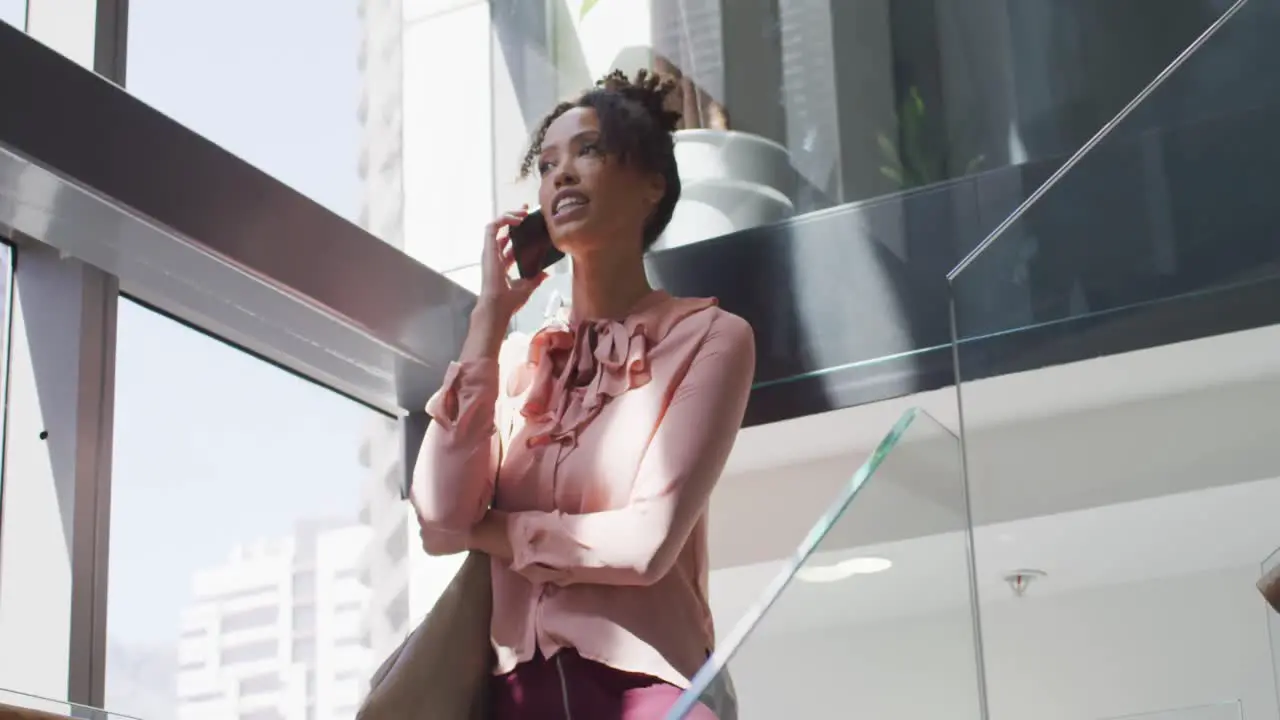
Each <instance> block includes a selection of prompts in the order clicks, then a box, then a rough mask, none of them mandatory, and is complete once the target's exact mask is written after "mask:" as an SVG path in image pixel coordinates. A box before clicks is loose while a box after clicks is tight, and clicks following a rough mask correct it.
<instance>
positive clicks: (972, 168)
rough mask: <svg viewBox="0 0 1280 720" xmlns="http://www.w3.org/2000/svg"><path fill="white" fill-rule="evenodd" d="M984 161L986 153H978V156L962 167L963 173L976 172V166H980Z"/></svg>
mask: <svg viewBox="0 0 1280 720" xmlns="http://www.w3.org/2000/svg"><path fill="white" fill-rule="evenodd" d="M986 161H987V156H986V155H979V156H978V157H976V158H974V159H972V160H970V161H969V164H968V165H966V166H965V168H964V170H965V173H966V174H968V173H971V172H977V170H978V168H980V167H982V163H984V162H986Z"/></svg>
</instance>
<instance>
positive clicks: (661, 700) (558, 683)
mask: <svg viewBox="0 0 1280 720" xmlns="http://www.w3.org/2000/svg"><path fill="white" fill-rule="evenodd" d="M490 687H491V688H492V696H491V699H492V717H493V720H664V719H665V718H666V716H667V713H668V712H669V711H670V710H671V708H672V707H674V706H675V704H676V700H677V699H678V698H679V697H680V693H681V690H680V688H678V687H676V686H675V685H672V684H670V683H668V682H664V681H662V680H659V679H657V678H655V677H650V676H648V675H639V674H636V673H629V672H623V671H622V670H617V669H614V668H611V667H609V666H608V665H604V664H602V663H598V662H595V661H594V660H588V659H586V658H584V657H582V656H581V655H579V654H578V653H577V651H576V650H572V649H564V650H561V651H559V652H557V653H556V654H555V656H554V657H551V658H545V657H543V656H542V653H541V652H540V651H539V652H537V653H535V654H534V656H533V659H532V660H530V661H529V662H525V663H520V665H518V666H517V667H516V669H515V670H512V671H511V672H509V673H507V674H506V675H496V676H494V678H493V680H492V685H491V686H490ZM685 717H686V718H687V719H688V720H716V716H715V714H714V713H712V712H711V709H710V708H708V707H706V706H705V705H698V706H697V707H696V708H695V709H694V710H693V712H691V713H689V714H688V715H686V716H685Z"/></svg>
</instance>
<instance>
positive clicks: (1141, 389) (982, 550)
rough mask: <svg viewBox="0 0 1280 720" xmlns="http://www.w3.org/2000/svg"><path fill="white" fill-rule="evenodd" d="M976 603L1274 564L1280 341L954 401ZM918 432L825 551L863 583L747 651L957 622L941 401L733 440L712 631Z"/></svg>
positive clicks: (833, 593) (958, 560) (782, 608)
mask: <svg viewBox="0 0 1280 720" xmlns="http://www.w3.org/2000/svg"><path fill="white" fill-rule="evenodd" d="M963 399H964V412H965V417H966V421H967V428H968V453H969V458H968V459H969V465H970V476H971V477H970V486H971V489H972V501H973V513H974V517H975V520H976V523H977V525H979V529H978V531H977V533H976V536H975V537H976V539H975V547H976V550H977V553H978V571H979V583H980V592H981V593H982V596H983V599H984V602H986V601H987V599H988V598H998V597H1009V596H1010V592H1009V589H1008V587H1007V586H1006V585H1005V584H1004V581H1003V579H1002V578H1003V575H1004V574H1005V573H1006V572H1007V571H1009V570H1013V569H1016V568H1020V567H1032V568H1039V569H1043V570H1045V571H1047V572H1048V573H1049V576H1048V577H1047V578H1046V579H1045V580H1043V581H1040V582H1038V583H1037V584H1036V585H1034V586H1033V587H1032V590H1031V592H1033V593H1051V592H1052V593H1056V592H1065V591H1069V590H1072V589H1080V588H1084V587H1090V586H1097V585H1106V584H1113V583H1122V582H1130V581H1134V580H1141V579H1148V578H1155V577H1164V576H1169V575H1176V574H1180V573H1187V572H1195V571H1200V570H1208V569H1211V568H1217V567H1229V566H1241V565H1250V564H1257V563H1260V562H1261V561H1262V560H1263V558H1264V557H1266V556H1267V555H1268V554H1269V553H1270V552H1271V551H1273V550H1275V549H1276V547H1278V546H1280V522H1277V517H1276V516H1277V515H1280V480H1273V479H1271V478H1280V442H1277V441H1276V440H1277V438H1276V435H1277V434H1280V433H1277V430H1276V429H1275V428H1277V427H1280V425H1278V424H1277V416H1280V329H1277V328H1268V329H1264V330H1255V331H1249V332H1245V333H1237V334H1233V335H1228V336H1220V337H1217V338H1211V339H1207V340H1200V341H1195V342H1190V343H1182V344H1179V345H1174V346H1165V347H1162V348H1156V349H1152V350H1146V351H1142V352H1136V353H1128V354H1126V355H1122V356H1112V357H1106V358H1099V359H1095V360H1090V361H1087V362H1081V363H1074V364H1071V365H1065V366H1057V367H1053V368H1049V369H1046V370H1041V371H1036V372H1032V373H1022V374H1019V375H1013V376H1005V377H1000V378H995V379H992V380H986V381H980V382H977V383H971V384H968V385H966V386H965V391H964V394H963ZM912 406H919V407H922V408H924V409H926V410H927V411H928V412H929V413H930V415H931V416H932V417H936V418H937V419H938V421H939V422H937V423H935V422H934V421H933V420H932V419H931V417H930V416H929V415H922V416H920V417H917V419H916V421H915V422H914V423H913V424H912V426H911V427H910V428H909V429H908V431H907V432H906V434H905V435H904V438H903V440H902V442H900V444H899V446H898V447H897V448H896V449H895V450H896V451H895V452H891V453H890V454H889V455H888V457H887V459H886V460H885V461H884V463H883V465H882V466H881V467H880V469H879V471H878V472H877V473H876V474H875V475H874V476H873V477H872V478H871V480H870V481H869V482H867V484H866V485H865V486H864V488H863V490H862V491H861V493H860V494H859V496H858V498H857V499H856V500H855V502H853V503H852V504H851V505H850V509H849V510H848V511H847V513H846V515H845V516H844V517H843V518H842V519H841V521H839V522H838V523H837V524H836V526H835V528H834V529H833V531H832V533H830V534H829V536H828V540H827V541H826V542H824V545H823V546H822V547H821V548H820V550H821V551H823V555H824V557H823V558H822V561H823V562H830V561H832V559H839V558H842V557H847V556H849V555H851V554H852V555H872V556H877V557H887V558H889V559H891V560H893V561H894V567H893V568H892V569H891V570H889V571H887V572H884V573H881V574H878V575H867V576H855V577H854V578H852V579H850V580H847V581H843V582H839V583H833V584H828V585H805V584H800V583H797V584H793V585H792V586H791V588H789V590H788V592H787V595H786V596H784V599H783V600H782V601H781V602H780V604H779V606H778V607H777V613H776V614H774V615H773V616H772V619H771V620H769V621H767V622H766V628H765V631H766V632H768V631H770V630H792V629H799V628H800V627H802V626H803V627H809V626H825V625H827V624H830V623H837V622H839V623H848V622H865V621H868V620H871V619H879V618H884V617H888V616H894V615H902V614H914V613H920V612H928V611H931V610H942V609H944V608H956V609H960V608H963V607H966V606H967V603H968V585H967V576H966V565H965V562H966V550H965V539H964V535H963V532H962V530H963V528H964V526H965V508H964V494H963V487H964V486H963V482H962V476H961V455H960V451H959V443H958V442H957V440H956V439H955V438H954V436H952V435H951V433H950V431H949V430H948V429H947V428H952V429H954V428H957V423H956V418H957V416H958V414H957V412H956V394H955V392H954V390H947V391H940V392H934V393H926V394H921V395H916V396H914V397H911V398H903V399H899V400H894V401H889V402H884V403H877V404H875V405H869V406H861V407H858V408H851V409H847V410H841V411H836V412H832V413H826V414H823V415H819V416H809V417H805V418H800V419H797V420H793V421H788V422H784V423H776V424H773V425H767V426H762V427H756V428H751V429H748V430H745V431H743V433H742V435H741V436H740V438H739V441H738V444H737V447H736V448H735V451H734V455H733V457H732V459H731V461H730V465H729V470H728V471H727V472H726V475H725V477H724V478H723V479H722V480H721V481H720V485H719V486H718V488H717V491H716V495H715V498H714V500H713V504H712V516H711V532H712V558H713V561H714V563H715V565H716V567H718V568H721V569H719V570H717V571H716V572H715V573H714V574H713V580H712V585H713V588H712V593H713V594H712V598H713V607H714V609H715V614H716V616H717V619H718V621H719V622H720V623H721V628H722V631H723V630H726V629H727V628H728V627H729V625H727V624H726V623H727V622H729V623H730V624H731V622H730V621H732V620H733V619H736V618H737V617H739V616H740V615H741V613H742V612H743V611H744V610H745V609H746V608H747V607H748V606H749V605H750V604H751V603H752V602H753V601H754V600H755V599H756V597H758V595H759V593H760V590H761V589H762V588H763V586H764V585H765V583H767V582H768V581H769V580H770V579H771V578H772V577H774V576H775V575H776V574H777V572H778V570H779V567H780V563H778V562H777V560H778V559H779V558H783V557H786V556H787V555H788V554H790V553H791V552H792V551H793V550H794V548H795V547H796V545H797V544H798V543H799V541H800V539H801V538H802V537H803V535H804V534H805V533H806V532H808V531H809V529H810V528H811V527H812V526H813V523H814V521H815V519H816V518H817V517H818V515H819V514H820V513H821V512H822V511H823V510H824V509H826V508H828V507H829V506H830V505H831V502H832V499H833V498H835V497H836V496H837V495H838V494H839V493H840V491H841V490H843V489H845V488H847V487H848V485H847V483H848V479H849V477H850V476H851V475H852V474H853V472H854V470H855V469H856V468H857V467H858V466H859V464H861V462H863V460H865V458H866V457H867V455H868V453H869V451H870V450H871V449H872V448H873V447H874V446H875V444H876V443H877V442H878V441H879V440H880V438H881V437H882V436H883V435H884V433H885V432H886V431H887V430H888V429H889V428H890V427H891V426H892V425H893V423H894V422H895V420H896V419H897V417H898V416H899V415H900V414H901V413H902V412H903V411H904V410H906V409H907V408H909V407H912Z"/></svg>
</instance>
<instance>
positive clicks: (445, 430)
mask: <svg viewBox="0 0 1280 720" xmlns="http://www.w3.org/2000/svg"><path fill="white" fill-rule="evenodd" d="M670 90H671V86H670V84H666V83H659V81H658V79H657V78H656V77H655V76H652V75H648V74H646V73H644V72H643V71H642V72H641V73H640V74H639V75H638V76H637V78H636V80H635V81H634V82H631V81H628V80H627V78H626V77H624V76H623V75H621V74H620V73H616V72H615V73H614V74H612V75H610V76H609V77H607V78H605V79H604V80H602V81H601V82H600V83H598V84H597V86H596V87H595V88H593V89H592V90H589V91H587V92H586V93H584V94H583V95H582V96H581V97H580V98H578V99H577V100H576V101H575V102H571V103H562V104H561V105H559V106H558V107H556V108H555V110H553V111H552V112H551V114H550V115H549V116H548V117H547V118H546V119H545V120H544V121H543V123H542V126H541V128H540V129H539V131H538V132H537V133H536V134H535V136H534V141H533V143H532V146H531V147H530V149H529V152H528V154H527V156H526V158H525V162H524V165H523V174H525V175H527V174H529V173H530V172H533V171H536V172H537V174H538V175H539V176H540V179H541V186H540V188H539V190H538V200H539V202H540V204H541V206H542V210H543V213H544V214H545V215H546V218H547V225H548V227H549V230H550V234H551V238H552V240H553V242H554V243H555V246H556V247H557V248H559V249H560V250H562V251H564V252H565V253H566V254H567V255H569V256H570V257H572V259H573V285H572V288H573V296H572V304H571V308H572V310H571V314H570V318H569V321H568V322H567V323H563V324H560V323H557V324H553V325H551V326H549V327H546V328H544V329H542V330H540V331H539V332H538V333H536V334H535V335H534V336H533V337H532V338H528V339H523V340H522V339H520V338H517V337H515V336H513V337H512V338H510V339H508V340H507V341H506V343H503V336H504V334H505V333H506V329H507V327H508V325H509V323H510V321H511V318H512V314H513V313H514V312H515V311H516V310H517V309H518V308H520V306H521V305H523V304H524V303H525V301H526V300H528V299H529V295H530V294H531V293H532V292H533V290H534V289H535V288H536V287H537V285H538V283H539V282H540V281H541V278H537V279H534V280H515V281H512V280H509V279H508V272H509V270H510V268H511V265H512V262H513V261H512V256H511V252H510V249H509V248H508V247H507V244H508V243H507V238H506V236H505V230H503V228H508V227H511V226H514V225H518V224H519V223H520V222H521V220H522V219H523V218H524V217H525V215H526V213H525V211H519V212H511V213H507V214H505V215H503V216H502V217H500V218H498V219H497V220H495V221H494V222H493V223H491V224H490V225H489V226H488V228H487V231H486V233H485V241H484V242H485V245H484V251H483V253H484V254H483V257H482V272H483V280H482V287H481V291H480V295H479V299H478V302H477V303H476V307H475V309H474V311H473V312H472V315H471V325H470V329H469V331H468V334H467V338H466V341H465V342H464V344H463V348H462V355H461V357H460V358H459V359H458V361H457V362H456V363H453V364H451V365H450V367H449V369H448V372H447V373H446V375H445V380H444V384H443V386H442V387H441V389H440V391H439V392H438V393H436V395H435V396H434V397H433V398H432V399H431V400H430V402H429V403H428V406H427V411H428V413H430V415H431V416H432V418H433V422H432V423H431V426H430V428H429V429H428V431H427V435H426V438H425V440H424V441H423V445H422V450H421V453H420V456H419V459H418V465H417V468H416V469H415V473H416V477H415V478H414V488H415V494H414V505H415V508H416V509H417V512H418V517H419V521H420V523H421V525H422V529H423V539H424V545H425V547H426V548H427V550H428V552H432V553H435V554H439V553H451V552H459V551H461V550H464V549H469V550H475V551H479V552H483V553H485V554H487V555H489V556H490V557H491V558H492V573H493V574H492V577H493V595H494V597H493V602H494V606H493V619H492V633H491V634H492V642H493V647H494V650H495V652H496V655H497V667H496V668H495V670H494V679H493V682H492V693H493V695H492V703H493V707H494V716H495V717H496V718H499V719H500V720H502V719H506V718H512V719H514V718H539V719H543V718H577V719H579V720H582V719H584V718H591V719H592V720H615V719H617V720H640V719H644V720H649V719H651V718H652V719H655V720H656V719H658V718H662V717H663V716H664V715H665V712H666V711H667V709H669V708H670V707H671V705H672V704H673V703H674V702H675V700H676V698H677V697H678V696H679V695H680V692H681V689H682V688H685V687H687V686H688V684H689V680H690V678H691V677H692V676H693V674H694V673H695V672H696V671H697V669H698V667H699V666H700V665H701V664H702V663H703V662H704V661H705V660H706V658H707V655H708V654H709V652H710V651H711V649H712V645H713V643H714V639H713V630H712V620H711V614H710V610H709V607H708V604H707V575H708V560H707V523H706V514H707V504H708V500H709V498H710V495H711V490H712V487H713V486H714V485H715V483H716V480H717V479H718V478H719V476H720V472H721V470H722V469H723V467H724V464H725V461H726V459H727V458H728V455H729V451H730V449H731V448H732V447H733V442H734V438H735V437H736V435H737V432H738V428H739V426H740V424H741V422H742V417H743V413H744V410H745V407H746V403H747V396H748V393H749V390H750V385H751V379H752V374H753V372H754V369H755V345H754V339H753V336H752V332H751V328H750V326H749V325H748V324H747V323H746V322H745V321H744V320H742V319H741V318H739V317H737V316H735V315H732V314H730V313H728V312H725V311H724V310H721V309H719V308H718V307H716V303H715V300H712V299H700V298H674V297H671V296H670V295H668V294H666V293H664V292H660V291H655V290H654V289H653V288H652V287H650V285H649V282H648V280H647V278H646V277H645V272H644V264H643V255H644V253H645V250H646V249H647V248H648V247H649V246H650V245H652V244H653V242H654V241H655V240H657V238H658V236H659V235H660V234H661V233H662V231H663V229H664V228H665V227H666V225H667V223H668V222H669V221H670V220H671V214H672V211H673V210H674V209H675V204H676V201H677V200H678V199H679V197H680V179H679V176H678V175H677V172H676V162H675V156H674V152H673V141H672V132H673V129H674V127H675V123H676V122H677V121H678V115H677V114H675V113H671V112H668V111H666V110H665V109H664V102H665V100H666V97H667V93H668V92H670ZM500 356H501V358H500ZM689 717H691V718H698V719H699V720H702V719H714V718H715V715H714V714H712V713H711V711H710V710H709V709H708V708H706V707H705V706H702V707H699V708H698V709H697V711H696V713H695V714H693V715H690V716H689Z"/></svg>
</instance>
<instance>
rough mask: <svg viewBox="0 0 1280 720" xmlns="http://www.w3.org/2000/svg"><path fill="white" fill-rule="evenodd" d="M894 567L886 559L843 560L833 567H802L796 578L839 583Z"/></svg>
mask: <svg viewBox="0 0 1280 720" xmlns="http://www.w3.org/2000/svg"><path fill="white" fill-rule="evenodd" d="M891 567H893V562H892V561H890V560H888V559H886V558H877V557H857V558H850V559H848V560H842V561H840V562H838V563H834V564H832V565H814V566H810V567H802V568H800V569H799V570H797V571H796V578H797V579H799V580H803V581H805V582H811V583H830V582H838V581H840V580H845V579H847V578H851V577H853V576H854V575H872V574H874V573H878V572H884V571H885V570H888V569H889V568H891Z"/></svg>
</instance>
